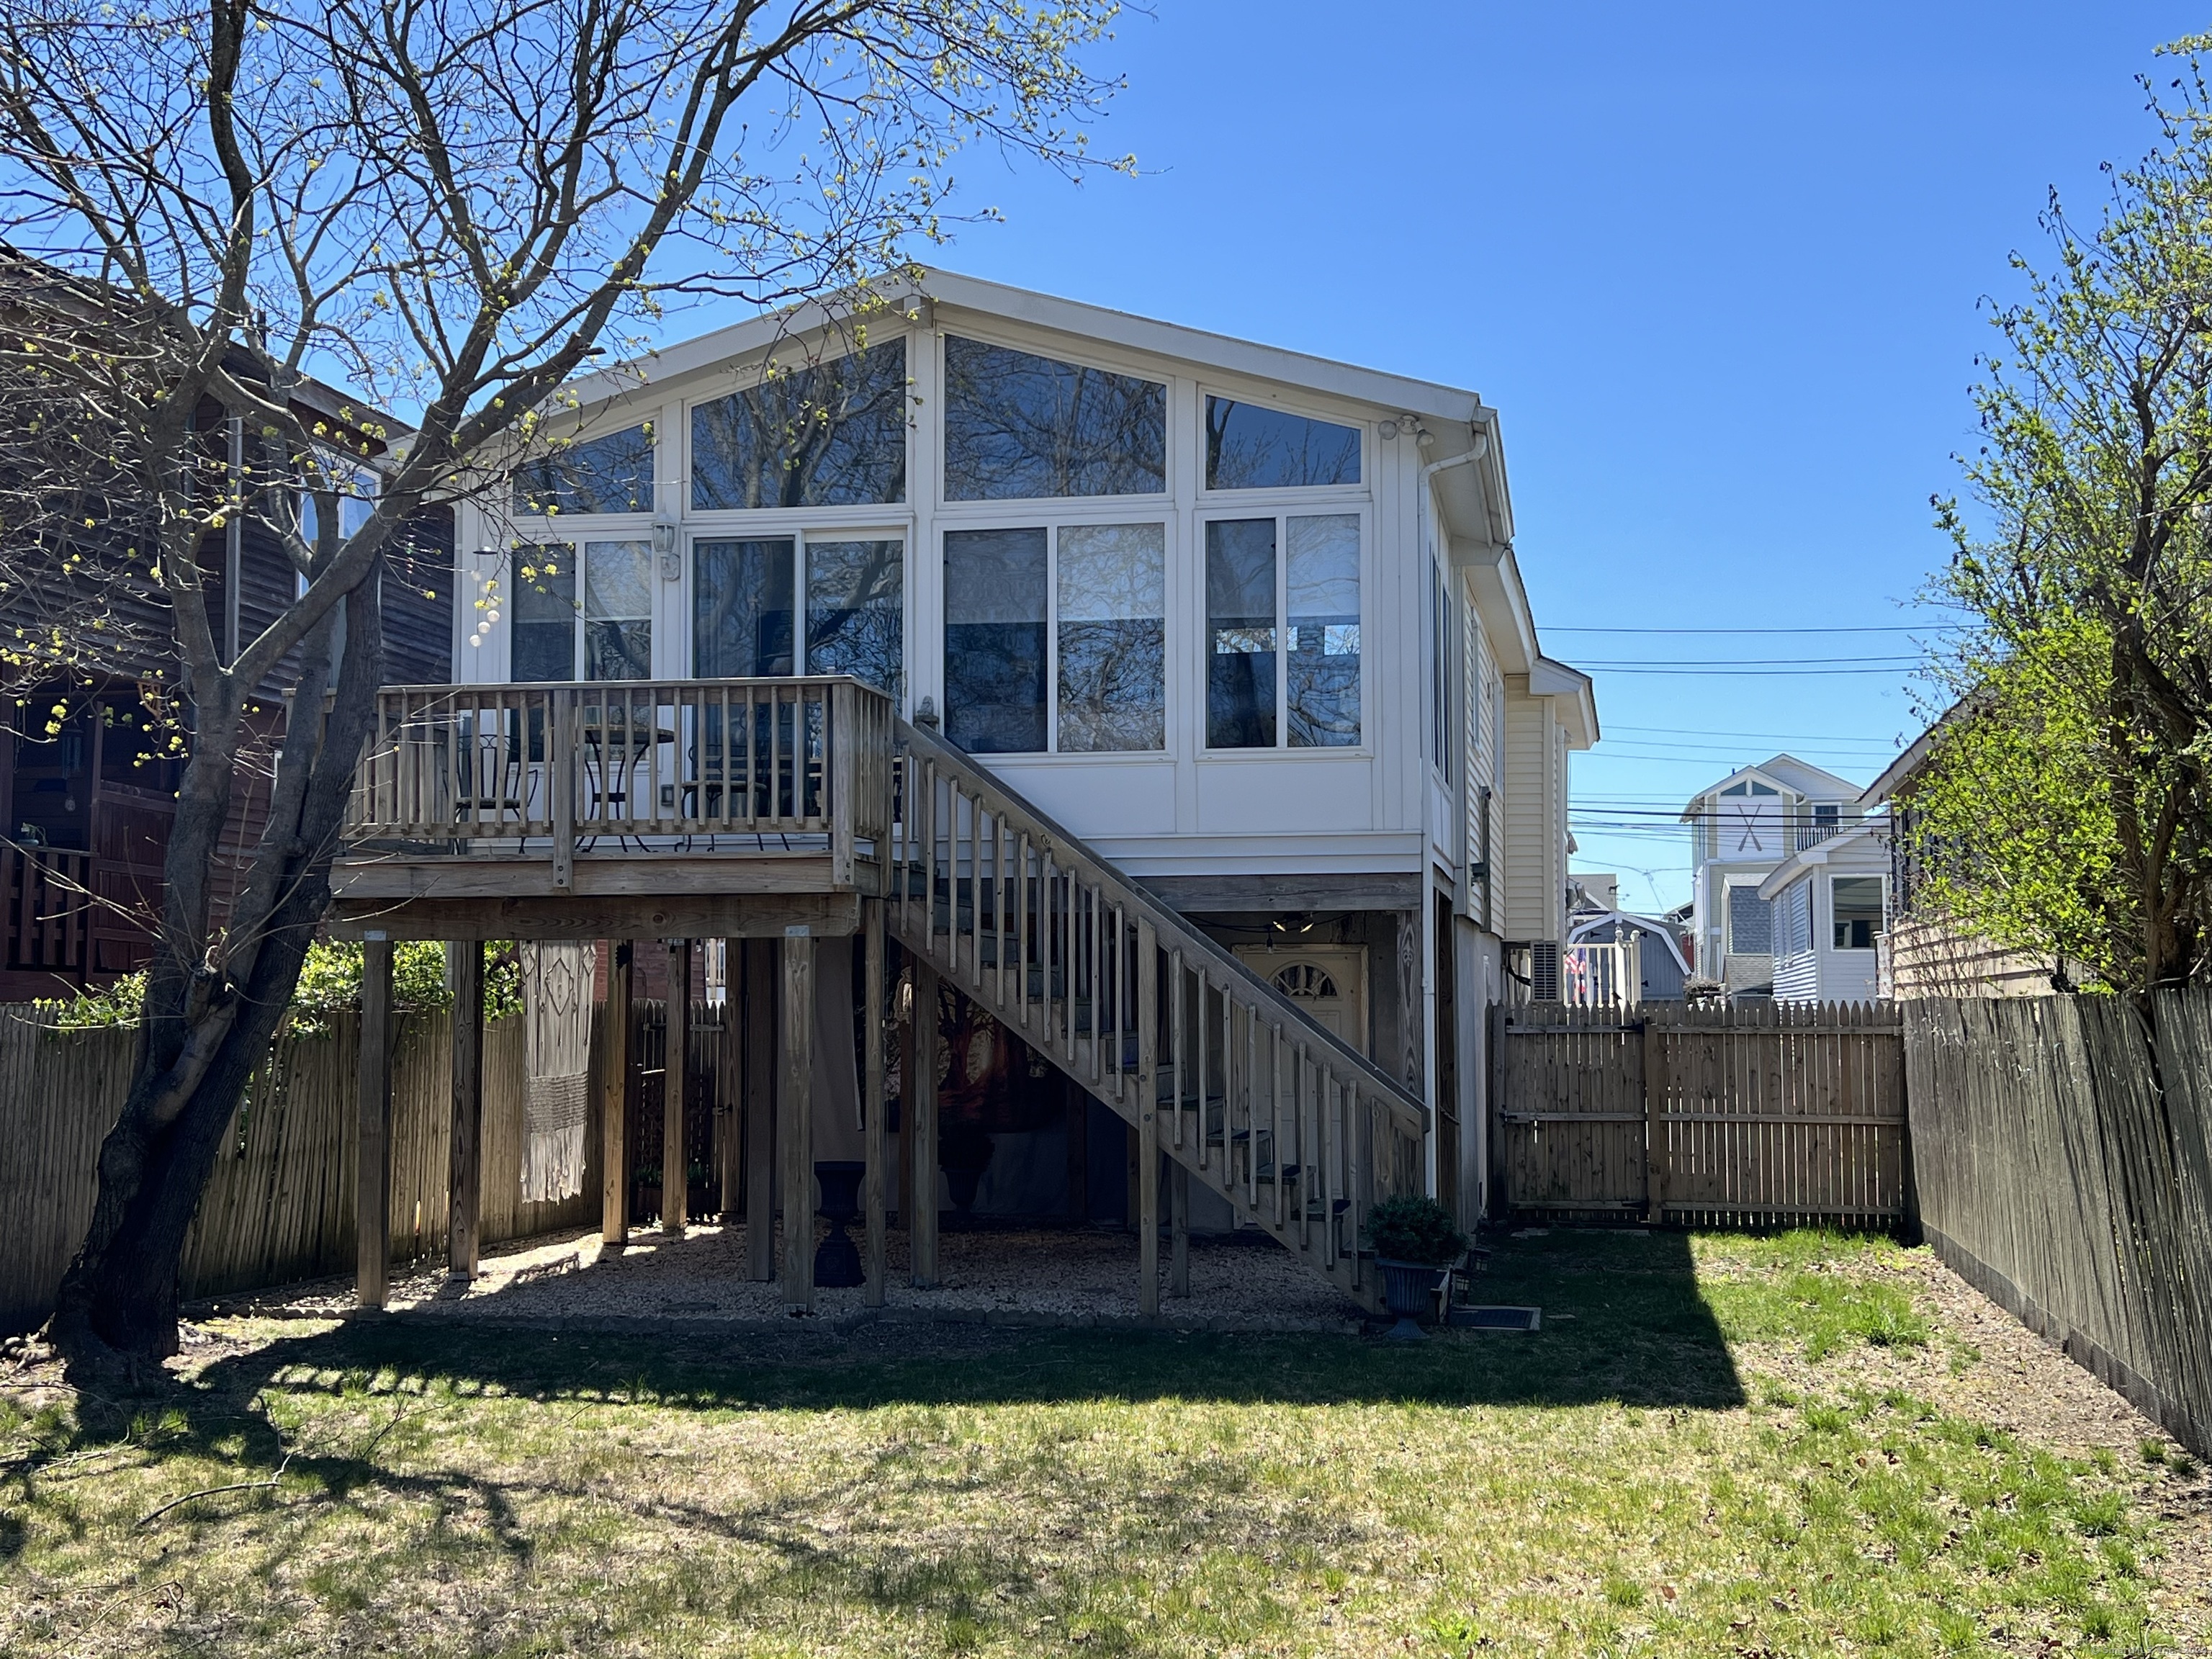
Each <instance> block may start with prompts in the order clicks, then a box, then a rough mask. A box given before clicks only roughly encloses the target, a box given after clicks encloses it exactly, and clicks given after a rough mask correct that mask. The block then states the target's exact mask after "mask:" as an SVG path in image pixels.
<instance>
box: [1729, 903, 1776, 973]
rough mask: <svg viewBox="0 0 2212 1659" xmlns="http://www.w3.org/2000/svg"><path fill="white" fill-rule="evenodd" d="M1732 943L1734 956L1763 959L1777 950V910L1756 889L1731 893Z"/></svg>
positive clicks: (1730, 948) (1730, 949)
mask: <svg viewBox="0 0 2212 1659" xmlns="http://www.w3.org/2000/svg"><path fill="white" fill-rule="evenodd" d="M1728 900H1729V902H1728V915H1729V942H1728V948H1729V951H1730V952H1731V953H1732V954H1741V955H1744V956H1753V957H1763V956H1767V955H1770V954H1771V952H1772V951H1773V949H1774V907H1773V906H1772V905H1771V904H1769V903H1768V902H1766V901H1765V899H1762V898H1761V897H1759V889H1757V888H1756V887H1731V888H1729V890H1728Z"/></svg>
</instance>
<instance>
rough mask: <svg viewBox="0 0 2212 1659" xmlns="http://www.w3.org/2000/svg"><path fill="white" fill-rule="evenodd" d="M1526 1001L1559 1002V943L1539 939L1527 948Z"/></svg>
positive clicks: (1553, 940) (1555, 940)
mask: <svg viewBox="0 0 2212 1659" xmlns="http://www.w3.org/2000/svg"><path fill="white" fill-rule="evenodd" d="M1528 1000H1530V1001H1532V1002H1557V1001H1558V1000H1559V940H1557V939H1538V940H1536V941H1535V942H1534V944H1532V945H1529V947H1528Z"/></svg>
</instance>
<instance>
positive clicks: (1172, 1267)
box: [1168, 1164, 1190, 1296]
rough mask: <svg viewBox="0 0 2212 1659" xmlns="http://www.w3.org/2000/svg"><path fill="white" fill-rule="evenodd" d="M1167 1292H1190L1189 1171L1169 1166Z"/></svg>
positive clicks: (1175, 1293)
mask: <svg viewBox="0 0 2212 1659" xmlns="http://www.w3.org/2000/svg"><path fill="white" fill-rule="evenodd" d="M1168 1294H1169V1295H1170V1296H1188V1295H1189V1294H1190V1171H1189V1170H1186V1169H1184V1168H1183V1166H1182V1164H1170V1165H1169V1166H1168Z"/></svg>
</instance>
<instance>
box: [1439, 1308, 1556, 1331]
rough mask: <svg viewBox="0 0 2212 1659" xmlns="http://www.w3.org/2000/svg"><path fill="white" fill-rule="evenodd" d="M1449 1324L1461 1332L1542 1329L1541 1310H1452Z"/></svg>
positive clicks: (1542, 1318) (1542, 1313) (1542, 1314)
mask: <svg viewBox="0 0 2212 1659" xmlns="http://www.w3.org/2000/svg"><path fill="white" fill-rule="evenodd" d="M1451 1322H1452V1323H1453V1325H1454V1326H1455V1327H1457V1328H1460V1329H1462V1330H1473V1331H1534V1330H1541V1329H1542V1328H1543V1324H1544V1310H1542V1309H1541V1308H1454V1309H1453V1310H1451Z"/></svg>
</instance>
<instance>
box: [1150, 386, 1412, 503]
mask: <svg viewBox="0 0 2212 1659" xmlns="http://www.w3.org/2000/svg"><path fill="white" fill-rule="evenodd" d="M1197 384H1198V401H1197V403H1196V404H1195V405H1194V408H1195V409H1196V410H1197V417H1198V429H1197V430H1196V431H1195V432H1194V433H1193V434H1192V435H1191V437H1192V441H1193V450H1192V454H1191V459H1190V465H1191V471H1192V475H1193V479H1194V483H1195V486H1196V488H1195V489H1194V491H1193V493H1194V495H1195V496H1196V497H1197V500H1198V504H1199V506H1200V508H1202V509H1205V510H1208V511H1211V510H1212V509H1215V508H1219V507H1229V506H1231V505H1233V504H1235V503H1237V502H1241V501H1274V500H1280V499H1283V498H1285V497H1288V498H1291V499H1294V500H1297V501H1372V500H1373V499H1374V495H1375V469H1376V465H1377V464H1378V459H1379V455H1380V449H1379V447H1378V446H1377V444H1376V437H1375V422H1373V421H1372V420H1370V419H1369V418H1368V417H1367V416H1364V415H1354V414H1347V413H1346V412H1345V411H1344V410H1332V409H1329V408H1327V407H1325V406H1323V405H1322V404H1315V403H1307V402H1303V401H1299V400H1296V399H1291V398H1279V397H1277V396H1275V395H1274V394H1273V392H1265V391H1262V390H1261V389H1259V388H1257V387H1255V386H1236V385H1233V384H1231V383H1228V382H1225V381H1219V380H1200V381H1199V382H1198V383H1197ZM1207 398H1227V399H1228V400H1229V401H1230V402H1231V403H1238V404H1251V405H1252V406H1253V407H1254V408H1255V409H1272V410H1275V411H1276V412H1277V413H1279V414H1283V415H1295V416H1299V417H1300V418H1301V419H1304V420H1309V421H1319V422H1322V423H1323V424H1324V425H1327V426H1341V427H1349V428H1352V430H1353V431H1354V432H1357V433H1358V435H1359V482H1358V483H1356V484H1270V485H1268V486H1267V488H1265V489H1212V488H1210V487H1209V486H1208V485H1207V483H1206V399H1207ZM1229 516H1231V517H1239V516H1249V515H1245V514H1236V513H1231V514H1230V515H1229Z"/></svg>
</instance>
